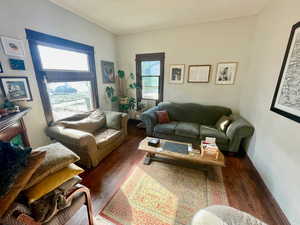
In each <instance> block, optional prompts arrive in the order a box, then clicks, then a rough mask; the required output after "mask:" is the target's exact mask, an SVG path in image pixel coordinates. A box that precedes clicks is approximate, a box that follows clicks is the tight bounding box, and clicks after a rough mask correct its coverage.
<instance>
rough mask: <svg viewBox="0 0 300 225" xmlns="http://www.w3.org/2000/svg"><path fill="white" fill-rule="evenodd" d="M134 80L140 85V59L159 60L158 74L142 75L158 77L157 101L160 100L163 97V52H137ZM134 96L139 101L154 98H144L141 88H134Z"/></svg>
mask: <svg viewBox="0 0 300 225" xmlns="http://www.w3.org/2000/svg"><path fill="white" fill-rule="evenodd" d="M135 61H136V82H137V84H138V85H139V86H140V87H142V68H141V65H142V64H141V62H142V61H160V75H158V76H150V75H146V76H143V77H159V98H158V102H162V101H163V99H164V91H163V90H164V71H165V53H164V52H160V53H147V54H137V55H136V58H135ZM136 96H137V100H138V101H141V100H142V99H144V100H154V99H145V98H142V89H141V88H140V89H137V90H136Z"/></svg>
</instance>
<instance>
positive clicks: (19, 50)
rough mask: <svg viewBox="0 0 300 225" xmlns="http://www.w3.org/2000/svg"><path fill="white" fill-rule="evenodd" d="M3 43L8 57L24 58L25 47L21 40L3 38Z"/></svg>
mask: <svg viewBox="0 0 300 225" xmlns="http://www.w3.org/2000/svg"><path fill="white" fill-rule="evenodd" d="M1 41H2V45H3V49H4V52H5V54H6V55H10V56H17V57H24V46H23V42H22V41H21V40H17V39H14V38H9V37H1Z"/></svg>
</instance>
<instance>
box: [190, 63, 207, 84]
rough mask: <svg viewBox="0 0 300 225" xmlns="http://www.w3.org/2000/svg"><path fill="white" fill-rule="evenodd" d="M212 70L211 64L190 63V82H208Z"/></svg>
mask: <svg viewBox="0 0 300 225" xmlns="http://www.w3.org/2000/svg"><path fill="white" fill-rule="evenodd" d="M210 71H211V65H190V66H189V76H188V82H189V83H208V82H209V76H210Z"/></svg>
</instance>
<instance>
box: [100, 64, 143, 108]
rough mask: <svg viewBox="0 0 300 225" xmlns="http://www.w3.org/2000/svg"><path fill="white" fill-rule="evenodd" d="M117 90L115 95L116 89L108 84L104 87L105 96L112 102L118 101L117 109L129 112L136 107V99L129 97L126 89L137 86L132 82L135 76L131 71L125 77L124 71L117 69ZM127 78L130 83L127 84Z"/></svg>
mask: <svg viewBox="0 0 300 225" xmlns="http://www.w3.org/2000/svg"><path fill="white" fill-rule="evenodd" d="M117 80H118V90H119V93H118V95H116V91H115V89H114V88H113V87H112V86H108V87H106V89H105V92H106V95H107V97H108V98H109V99H110V100H111V102H112V103H114V102H118V103H119V110H120V111H121V112H129V111H132V110H134V109H135V108H136V99H135V98H134V97H130V96H129V93H128V91H129V90H133V89H137V88H139V87H138V85H137V84H136V83H135V82H134V80H135V76H134V74H133V73H130V75H129V77H127V78H126V76H125V72H124V71H123V70H119V71H118V76H117ZM128 80H130V84H129V85H128V86H126V85H127V83H128Z"/></svg>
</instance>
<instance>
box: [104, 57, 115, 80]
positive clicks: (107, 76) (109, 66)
mask: <svg viewBox="0 0 300 225" xmlns="http://www.w3.org/2000/svg"><path fill="white" fill-rule="evenodd" d="M101 69H102V79H103V84H111V83H115V66H114V63H113V62H108V61H103V60H102V61H101Z"/></svg>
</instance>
